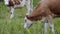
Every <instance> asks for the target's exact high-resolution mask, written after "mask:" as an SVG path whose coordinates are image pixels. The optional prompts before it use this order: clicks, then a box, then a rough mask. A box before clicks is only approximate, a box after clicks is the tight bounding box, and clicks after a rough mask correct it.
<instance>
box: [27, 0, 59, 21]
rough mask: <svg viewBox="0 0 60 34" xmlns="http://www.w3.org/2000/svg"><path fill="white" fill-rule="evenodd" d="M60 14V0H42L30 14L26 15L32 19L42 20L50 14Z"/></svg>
mask: <svg viewBox="0 0 60 34" xmlns="http://www.w3.org/2000/svg"><path fill="white" fill-rule="evenodd" d="M53 14H54V15H59V16H60V0H41V2H40V3H39V4H38V5H37V6H36V8H35V9H34V10H33V11H32V13H31V14H30V15H27V16H26V17H27V18H28V19H30V20H33V21H34V20H40V19H42V17H47V16H48V15H52V16H53Z"/></svg>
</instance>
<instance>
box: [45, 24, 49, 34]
mask: <svg viewBox="0 0 60 34" xmlns="http://www.w3.org/2000/svg"><path fill="white" fill-rule="evenodd" d="M44 26H45V27H44V29H45V31H44V33H45V34H46V33H47V32H48V23H45V25H44Z"/></svg>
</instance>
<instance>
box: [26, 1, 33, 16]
mask: <svg viewBox="0 0 60 34" xmlns="http://www.w3.org/2000/svg"><path fill="white" fill-rule="evenodd" d="M26 7H27V15H29V14H30V13H31V11H32V8H31V4H30V0H27V1H26Z"/></svg>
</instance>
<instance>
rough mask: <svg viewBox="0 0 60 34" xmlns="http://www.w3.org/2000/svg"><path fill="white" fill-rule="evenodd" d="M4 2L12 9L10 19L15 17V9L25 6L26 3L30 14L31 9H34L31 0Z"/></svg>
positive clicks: (6, 0)
mask: <svg viewBox="0 0 60 34" xmlns="http://www.w3.org/2000/svg"><path fill="white" fill-rule="evenodd" d="M4 2H5V5H7V6H8V8H9V10H10V11H11V16H10V19H12V18H13V17H14V9H15V8H16V7H24V6H25V5H26V7H27V11H28V12H27V14H30V11H31V10H32V7H31V3H30V0H4ZM32 6H33V5H32Z"/></svg>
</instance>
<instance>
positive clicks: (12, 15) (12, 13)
mask: <svg viewBox="0 0 60 34" xmlns="http://www.w3.org/2000/svg"><path fill="white" fill-rule="evenodd" d="M10 11H11V16H10V19H12V18H13V17H14V8H13V7H10Z"/></svg>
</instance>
